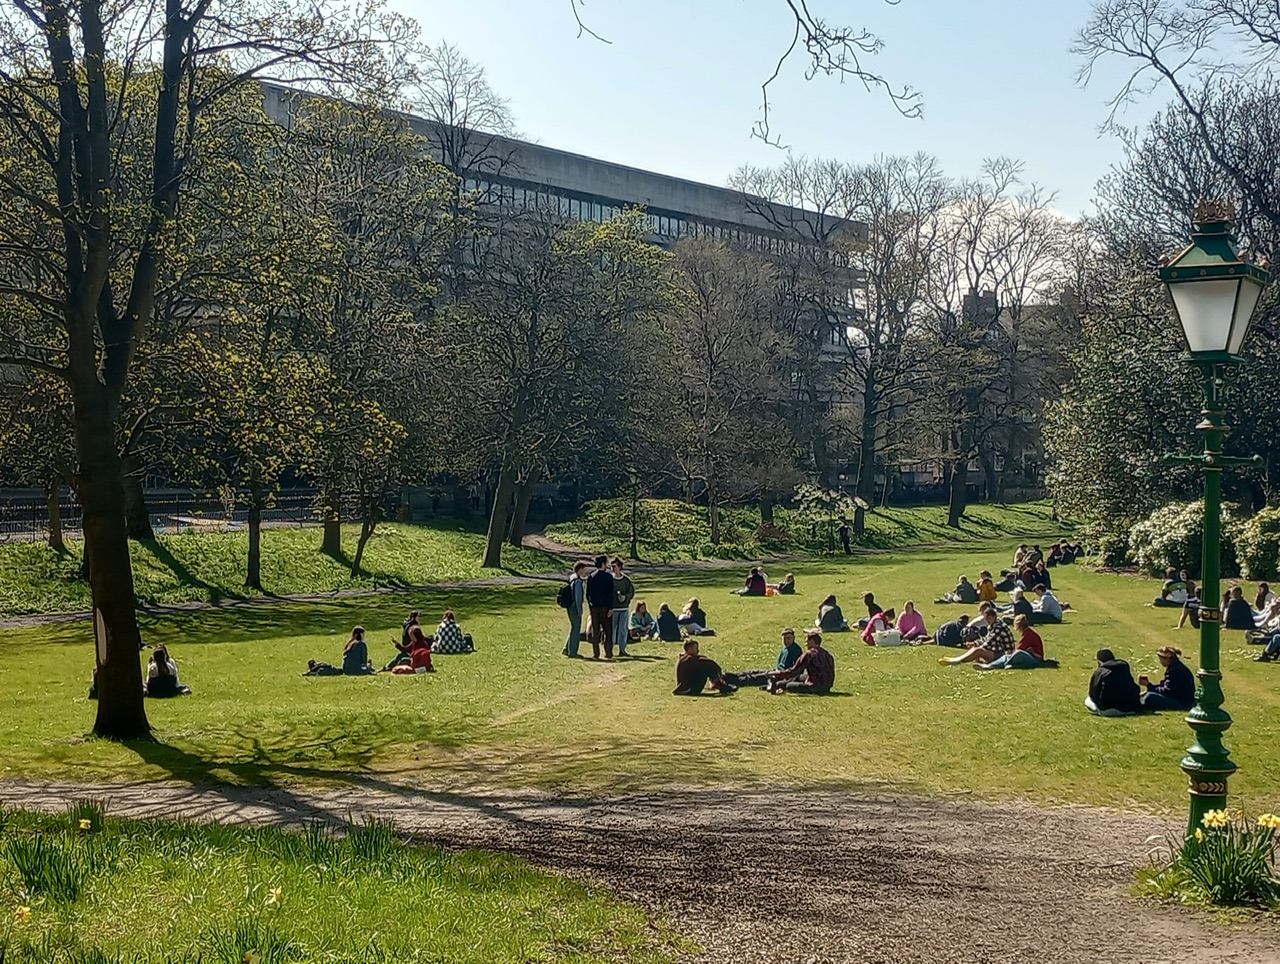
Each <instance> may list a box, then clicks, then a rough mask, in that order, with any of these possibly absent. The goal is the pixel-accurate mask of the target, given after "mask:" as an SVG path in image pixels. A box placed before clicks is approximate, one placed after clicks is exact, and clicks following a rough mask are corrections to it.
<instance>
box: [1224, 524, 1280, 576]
mask: <svg viewBox="0 0 1280 964" xmlns="http://www.w3.org/2000/svg"><path fill="white" fill-rule="evenodd" d="M1231 538H1232V541H1233V542H1234V543H1235V547H1236V557H1237V558H1238V559H1239V560H1240V575H1242V576H1244V578H1246V579H1277V578H1280V508H1278V509H1263V510H1262V511H1261V512H1257V513H1255V514H1254V515H1253V516H1251V517H1250V518H1248V519H1244V520H1242V521H1240V522H1238V523H1237V524H1236V526H1235V530H1234V531H1233V532H1232V536H1231Z"/></svg>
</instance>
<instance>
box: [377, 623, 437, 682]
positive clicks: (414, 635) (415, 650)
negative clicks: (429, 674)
mask: <svg viewBox="0 0 1280 964" xmlns="http://www.w3.org/2000/svg"><path fill="white" fill-rule="evenodd" d="M391 642H392V645H394V646H395V648H396V650H397V652H396V655H395V656H393V657H391V662H389V663H387V665H386V666H384V667H382V669H383V672H386V673H389V672H392V671H393V670H394V669H395V668H396V667H397V666H407V667H409V668H411V669H412V668H414V667H416V666H418V665H425V666H426V667H427V668H428V669H430V668H431V637H430V636H427V635H426V634H425V633H423V631H422V626H420V625H419V624H418V623H414V624H413V625H411V626H410V627H409V641H408V642H407V643H405V644H404V645H403V646H402V645H400V644H399V643H397V642H396V640H395V637H394V636H393V637H392V638H391Z"/></svg>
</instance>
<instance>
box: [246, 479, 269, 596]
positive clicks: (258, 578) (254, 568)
mask: <svg viewBox="0 0 1280 964" xmlns="http://www.w3.org/2000/svg"><path fill="white" fill-rule="evenodd" d="M263 501H264V499H263V491H262V479H260V478H259V477H258V473H257V472H256V471H255V472H254V473H253V474H252V475H250V476H249V523H248V525H249V559H248V564H247V566H246V572H245V577H244V584H245V587H246V588H248V589H256V590H258V591H259V592H261V591H262V503H263Z"/></svg>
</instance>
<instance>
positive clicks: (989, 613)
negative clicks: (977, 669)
mask: <svg viewBox="0 0 1280 964" xmlns="http://www.w3.org/2000/svg"><path fill="white" fill-rule="evenodd" d="M982 622H983V624H984V625H985V626H986V633H985V634H983V637H982V639H981V641H980V642H978V643H976V644H975V645H973V646H971V647H970V648H969V649H968V650H967V651H965V652H963V653H961V654H960V655H959V656H952V657H950V658H947V657H946V656H943V657H940V658H939V659H938V662H939V663H942V664H943V665H944V666H959V665H960V664H961V663H973V662H980V663H991V662H994V661H995V660H997V659H999V658H1000V657H1001V656H1004V655H1006V654H1008V653H1012V652H1013V650H1014V648H1015V647H1014V643H1013V633H1012V632H1010V631H1009V627H1008V626H1006V625H1005V624H1004V623H1003V622H1001V621H1000V614H999V613H997V612H996V610H995V607H994V606H993V607H991V608H989V609H986V610H984V611H983V613H982Z"/></svg>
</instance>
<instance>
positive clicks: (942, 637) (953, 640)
mask: <svg viewBox="0 0 1280 964" xmlns="http://www.w3.org/2000/svg"><path fill="white" fill-rule="evenodd" d="M968 627H969V616H968V614H967V613H962V614H961V616H960V618H959V619H956V620H953V621H952V622H949V623H943V624H942V625H941V626H939V627H938V628H937V630H935V631H934V634H933V641H934V642H935V643H937V644H938V645H939V646H951V647H953V648H956V649H967V648H968V647H967V646H966V645H965V641H964V631H965V630H966V629H967V628H968Z"/></svg>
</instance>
